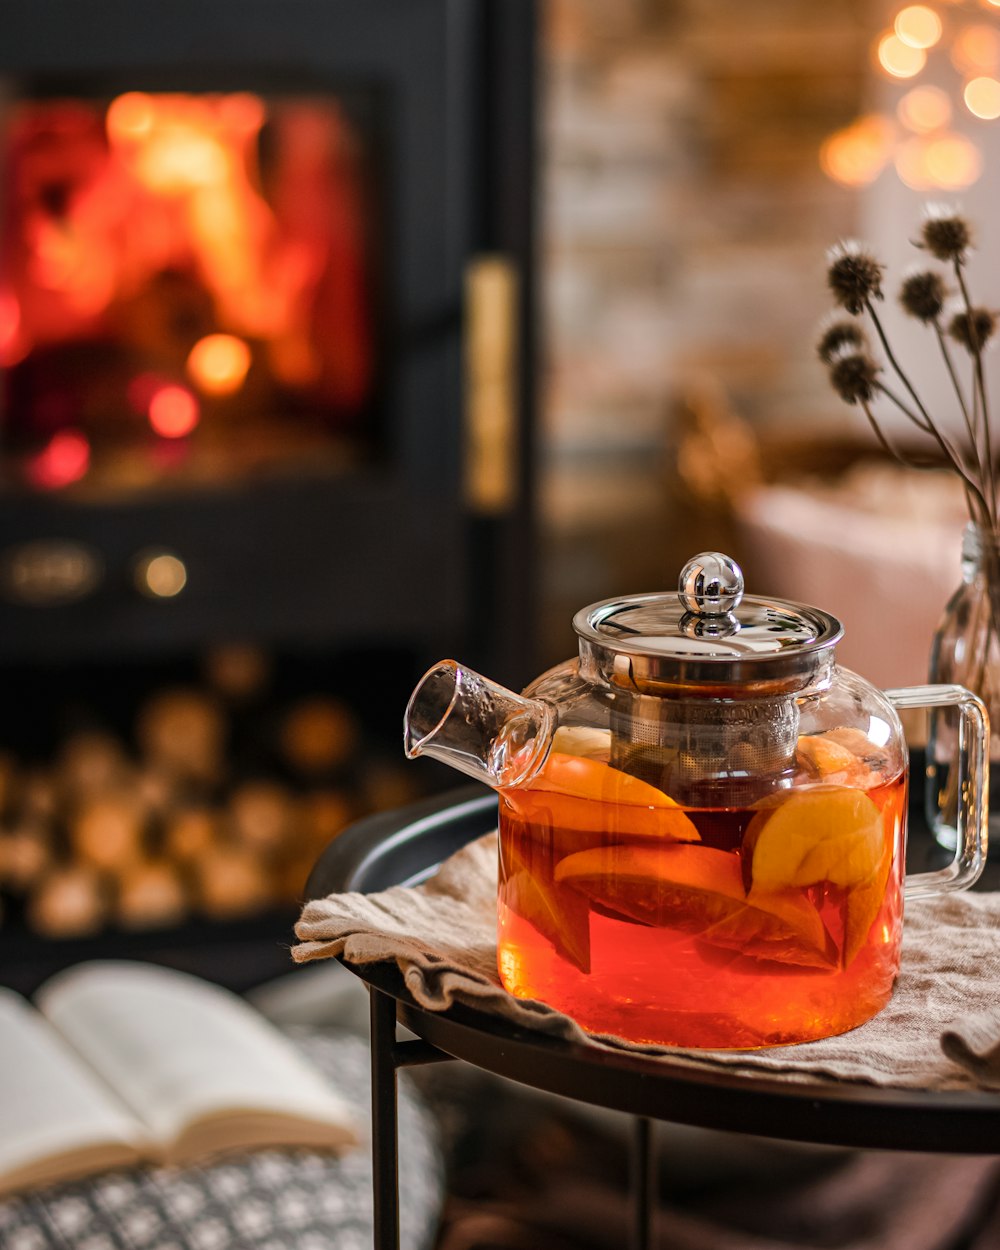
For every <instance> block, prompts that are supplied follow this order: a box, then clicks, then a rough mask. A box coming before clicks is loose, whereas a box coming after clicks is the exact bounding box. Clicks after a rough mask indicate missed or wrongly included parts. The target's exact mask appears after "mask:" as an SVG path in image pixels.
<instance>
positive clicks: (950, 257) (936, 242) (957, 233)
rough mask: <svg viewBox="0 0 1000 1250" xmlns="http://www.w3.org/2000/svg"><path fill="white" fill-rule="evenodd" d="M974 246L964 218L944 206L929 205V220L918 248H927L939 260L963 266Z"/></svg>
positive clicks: (925, 223) (922, 231)
mask: <svg viewBox="0 0 1000 1250" xmlns="http://www.w3.org/2000/svg"><path fill="white" fill-rule="evenodd" d="M971 246H972V230H971V229H970V228H969V223H968V222H967V221H966V220H965V218H964V217H962V216H960V215H959V214H958V213H957V212H955V210H954V209H952V208H949V207H947V206H946V205H943V204H928V205H927V218H926V220H925V221H924V224H923V228H922V229H921V231H920V242H919V243H918V244H917V247H925V248H926V249H927V250H928V251H929V252H930V254H931V255H932V256H936V257H937V259H938V260H947V261H953V262H955V263H956V264H959V265H961V264H962V263H963V261H964V260H965V254H966V252H967V251H968V250H969V248H970V247H971Z"/></svg>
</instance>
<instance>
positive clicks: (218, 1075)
mask: <svg viewBox="0 0 1000 1250" xmlns="http://www.w3.org/2000/svg"><path fill="white" fill-rule="evenodd" d="M356 1140H357V1138H356V1136H355V1133H354V1129H353V1127H352V1124H351V1114H350V1111H349V1110H348V1108H347V1107H346V1105H345V1104H344V1102H343V1101H342V1100H341V1099H340V1098H339V1097H338V1096H337V1095H336V1093H335V1092H334V1091H333V1090H332V1089H331V1088H330V1086H329V1084H328V1083H327V1082H326V1081H325V1080H324V1078H323V1077H322V1076H321V1075H320V1073H319V1072H317V1071H316V1070H315V1069H314V1068H313V1067H312V1066H311V1065H310V1064H309V1062H308V1060H306V1059H305V1058H303V1057H302V1056H301V1055H300V1054H299V1052H298V1050H297V1049H296V1048H295V1047H294V1045H293V1044H292V1043H291V1042H289V1041H288V1040H287V1039H286V1038H285V1037H283V1036H282V1034H281V1033H279V1032H278V1031H277V1030H276V1029H275V1028H274V1027H273V1026H272V1025H270V1024H269V1023H268V1022H267V1021H266V1020H265V1019H264V1018H263V1017H262V1016H260V1015H259V1014H258V1013H257V1012H256V1011H254V1009H253V1008H252V1007H250V1006H248V1005H247V1004H246V1003H244V1002H243V1001H242V1000H241V999H240V998H238V997H237V996H236V995H234V994H231V993H229V991H227V990H223V989H220V988H218V987H217V986H214V985H209V984H208V983H206V982H204V981H201V980H198V979H197V978H195V977H191V976H188V975H186V974H184V973H181V972H172V971H169V970H167V969H165V968H158V967H155V966H153V965H150V964H139V963H126V962H97V963H87V964H79V965H77V966H76V967H75V968H71V969H70V970H69V971H67V972H63V973H60V974H59V975H58V976H56V977H54V978H52V980H50V981H49V982H47V984H46V985H44V986H43V987H42V989H41V990H40V991H39V993H38V994H37V995H36V996H35V1006H32V1005H31V1004H30V1003H29V1002H28V1001H27V1000H26V999H24V998H22V997H21V996H20V995H19V994H15V993H14V992H13V991H11V990H6V989H0V1193H6V1192H11V1191H13V1190H16V1189H22V1188H28V1187H31V1186H35V1185H42V1184H48V1183H49V1182H52V1181H56V1180H69V1179H71V1178H75V1177H80V1176H85V1175H88V1174H89V1173H91V1172H97V1171H101V1170H103V1169H105V1168H111V1167H120V1166H124V1165H128V1164H134V1163H138V1162H142V1161H150V1162H159V1163H188V1162H193V1161H195V1160H199V1159H201V1158H203V1157H205V1156H207V1155H212V1154H215V1153H218V1152H221V1151H226V1150H238V1149H239V1150H242V1149H251V1148H254V1147H267V1146H271V1147H277V1146H308V1147H318V1148H326V1149H343V1148H345V1147H347V1146H350V1145H352V1144H354V1143H355V1142H356Z"/></svg>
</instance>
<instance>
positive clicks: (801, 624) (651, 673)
mask: <svg viewBox="0 0 1000 1250" xmlns="http://www.w3.org/2000/svg"><path fill="white" fill-rule="evenodd" d="M573 628H574V629H575V630H576V632H577V634H578V635H579V637H580V658H581V668H582V670H583V671H584V673H585V675H587V674H588V673H589V674H590V675H597V674H600V675H601V676H603V677H604V679H605V680H607V681H609V682H611V683H612V684H614V685H617V686H622V685H625V686H633V687H635V688H636V689H637V690H640V691H642V692H643V693H650V694H670V693H673V694H677V693H685V692H687V691H690V692H691V693H692V694H709V695H714V696H729V697H739V696H740V695H741V694H743V695H746V694H755V695H761V694H767V693H770V692H773V693H780V692H784V691H790V690H793V689H801V688H802V687H803V686H805V685H808V684H810V682H811V681H812V680H813V678H814V677H815V676H816V675H817V674H818V672H819V671H820V670H821V669H822V668H823V667H824V666H828V665H829V663H830V658H829V657H830V653H831V650H832V648H833V647H834V646H835V645H836V643H837V642H838V641H839V640H840V638H841V637H842V636H843V632H844V629H843V626H842V625H841V623H840V621H838V620H837V618H836V617H835V616H831V615H830V614H829V613H828V612H823V611H822V610H820V609H819V608H812V607H807V606H805V605H804V604H799V603H792V602H789V601H787V600H783V599H759V598H753V597H751V596H747V597H745V598H744V595H743V572H742V570H741V569H740V566H739V565H738V564H737V563H736V561H735V560H733V559H731V558H730V557H729V556H726V555H723V554H722V553H721V552H718V551H707V552H702V553H701V554H700V555H697V556H694V557H693V558H692V559H690V560H689V561H688V562H687V564H686V565H685V566H684V568H683V569H682V571H681V575H680V578H679V581H678V589H677V593H676V594H670V593H667V594H652V595H628V596H625V597H623V598H619V599H605V600H603V601H602V602H601V603H594V604H591V605H590V607H587V608H583V609H582V610H581V611H580V612H578V613H577V614H576V616H575V617H574V618H573Z"/></svg>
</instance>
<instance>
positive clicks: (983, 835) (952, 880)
mask: <svg viewBox="0 0 1000 1250" xmlns="http://www.w3.org/2000/svg"><path fill="white" fill-rule="evenodd" d="M884 693H885V696H886V698H887V699H888V700H889V701H890V702H891V703H892V704H893V706H895V707H897V708H939V707H957V708H958V716H959V722H958V747H959V761H958V768H959V769H960V777H961V779H962V784H961V785H960V786H959V794H960V797H959V805H958V827H957V830H956V847H957V849H956V852H955V858H954V860H953V861H952V863H951V864H949V865H948V867H947V868H942V869H940V870H939V871H937V872H919V873H912V874H911V875H910V876H908V877H907V878H906V882H905V887H904V889H905V895H906V897H907V898H923V897H926V896H928V895H931V894H945V893H947V892H948V891H950V890H964V889H965V888H966V887H967V886H970V885H972V884H973V882H974V881H976V879H977V878H978V877H979V874H980V873H981V872H982V871H983V865H984V864H985V862H986V849H987V832H988V828H989V799H990V771H989V759H988V747H989V740H990V718H989V713H988V712H987V710H986V705H985V704H984V703H983V701H982V700H981V699H979V698H977V696H976V695H974V694H973V693H972V691H971V690H966V688H965V687H964V686H907V687H905V688H904V689H901V690H886V691H885V692H884Z"/></svg>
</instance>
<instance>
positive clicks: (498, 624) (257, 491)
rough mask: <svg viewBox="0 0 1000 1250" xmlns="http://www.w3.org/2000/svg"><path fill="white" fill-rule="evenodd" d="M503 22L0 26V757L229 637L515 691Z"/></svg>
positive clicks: (144, 20) (390, 5) (523, 35)
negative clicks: (441, 671) (426, 668)
mask: <svg viewBox="0 0 1000 1250" xmlns="http://www.w3.org/2000/svg"><path fill="white" fill-rule="evenodd" d="M534 27H535V5H534V3H533V0H475V2H472V0H239V2H236V0H176V2H175V3H172V4H170V5H160V4H157V3H155V2H154V0H142V2H138V0H130V2H128V3H125V2H124V0H91V2H90V3H88V4H87V5H85V6H81V5H76V4H73V3H71V2H70V0H46V3H45V4H44V5H42V6H39V5H38V4H37V3H36V2H30V3H29V2H28V0H7V3H6V4H5V5H4V14H3V38H2V40H0V160H2V161H3V174H4V177H3V184H2V186H3V190H2V191H0V198H2V204H3V206H2V213H3V216H2V218H0V362H2V363H3V364H4V366H5V368H4V372H3V389H2V411H0V671H3V670H6V671H7V673H8V674H9V676H10V681H9V683H8V689H10V690H11V691H17V692H19V693H18V698H19V700H24V702H23V703H20V706H19V707H17V708H14V707H8V709H7V712H6V713H5V714H4V715H2V716H0V729H2V733H0V746H5V747H6V748H7V749H8V750H9V751H12V752H14V753H15V754H16V753H17V752H18V750H19V746H20V742H21V739H20V738H19V730H18V721H19V719H23V727H24V731H25V733H27V735H28V737H29V738H30V739H31V742H32V749H33V750H36V751H38V750H44V747H45V728H44V726H45V725H46V724H48V723H51V724H53V725H58V724H60V723H61V722H60V721H59V719H58V716H55V717H54V719H53V718H49V717H48V709H49V708H50V707H51V708H56V706H57V705H58V704H59V702H60V699H61V697H62V694H63V692H64V691H65V690H72V692H73V694H74V696H78V695H79V692H80V691H81V690H89V691H90V692H91V694H92V695H94V697H95V698H96V699H97V700H98V702H99V701H100V694H99V691H100V690H101V689H104V690H106V691H108V690H110V689H111V688H112V687H113V686H114V685H115V683H116V682H120V681H126V680H132V677H135V679H136V680H138V681H140V682H141V681H142V680H145V679H146V678H145V677H144V676H143V675H144V674H148V673H149V672H151V671H155V672H156V673H157V674H160V673H161V672H162V671H163V670H171V671H172V670H184V671H187V670H188V669H190V670H191V671H194V670H193V668H192V665H193V664H194V660H193V659H192V657H195V656H201V655H202V654H203V653H204V652H205V651H206V650H208V649H213V648H220V647H221V648H224V647H229V646H232V645H233V644H241V645H243V644H250V645H251V646H253V647H256V648H263V649H265V650H266V651H267V653H268V655H269V656H270V657H271V658H272V660H273V661H274V663H275V664H277V665H279V666H280V665H281V663H283V662H284V658H287V657H290V658H289V660H288V662H289V663H290V664H291V666H292V668H293V669H294V670H295V672H296V674H297V677H296V678H295V679H294V680H293V684H294V681H296V680H297V681H298V685H297V686H295V689H296V691H297V693H298V694H301V693H302V682H301V674H302V672H303V671H308V670H309V669H310V665H311V664H313V663H315V666H316V669H317V671H320V670H321V671H322V672H323V674H324V680H325V681H326V682H327V685H326V687H325V688H326V690H327V691H328V692H329V691H332V692H333V693H334V694H335V695H336V696H337V697H340V694H341V692H340V690H339V689H338V685H342V686H343V687H344V689H345V690H346V691H347V697H348V698H354V699H364V698H366V697H370V699H371V700H372V701H373V702H375V703H378V702H380V701H389V702H390V703H391V702H393V701H398V700H399V699H400V698H405V693H406V690H405V686H406V681H407V680H408V679H409V676H410V675H411V674H412V673H413V672H415V671H419V668H420V666H421V665H422V664H423V663H425V662H427V661H429V660H433V659H435V658H437V656H438V654H439V653H443V652H444V651H449V650H456V651H458V650H460V651H461V653H462V654H463V656H466V657H468V658H469V659H470V661H472V662H473V663H478V664H480V665H481V666H483V667H486V668H487V669H488V671H490V672H492V673H495V674H496V675H497V676H499V677H500V678H502V679H504V680H507V681H508V682H512V683H515V684H516V683H517V682H518V681H519V680H523V679H526V678H527V677H528V675H529V674H530V673H531V672H533V666H534V659H533V656H532V655H531V649H530V632H531V631H530V621H531V617H530V604H531V586H532V576H531V535H532V506H531V498H532V492H531V475H532V467H531V456H530V446H531V428H532V422H531V416H532V373H533V368H532V366H533V358H532V351H533V347H532V344H533V334H532V328H533V327H532V315H531V312H532V302H533V284H532V263H531V262H532V245H533V240H532V200H531V186H532V159H533V92H534V35H535V31H534ZM358 657H362V659H359V658H358ZM373 657H374V658H373ZM362 663H370V664H371V670H370V671H371V673H372V674H373V677H372V684H371V687H370V689H369V690H368V691H367V692H365V693H362V683H361V682H360V681H359V680H358V676H357V672H358V667H359V665H360V664H362ZM185 666H187V669H185ZM95 674H99V677H95V676H94V675H95ZM129 675H131V676H129ZM33 692H34V693H33ZM95 692H97V693H95ZM113 701H114V700H112V702H113ZM35 704H38V705H39V706H34V705H35ZM29 705H31V706H30V707H29ZM401 710H402V709H401V706H400V707H399V709H398V711H400V712H401ZM356 711H357V714H358V715H359V716H363V712H362V711H361V710H358V709H356ZM40 726H41V727H40ZM50 746H51V744H50ZM2 832H3V831H2V829H0V834H2ZM0 858H2V855H0ZM0 875H2V865H0ZM156 941H157V942H159V943H160V944H161V945H162V942H161V940H160V939H159V938H157V939H156ZM67 950H68V948H67ZM64 955H65V952H63V954H61V955H60V956H59V957H60V958H63V957H64ZM49 970H51V969H50V968H49V967H46V968H44V969H40V970H39V976H41V975H43V974H44V973H45V972H47V971H49ZM8 979H10V978H8Z"/></svg>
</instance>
